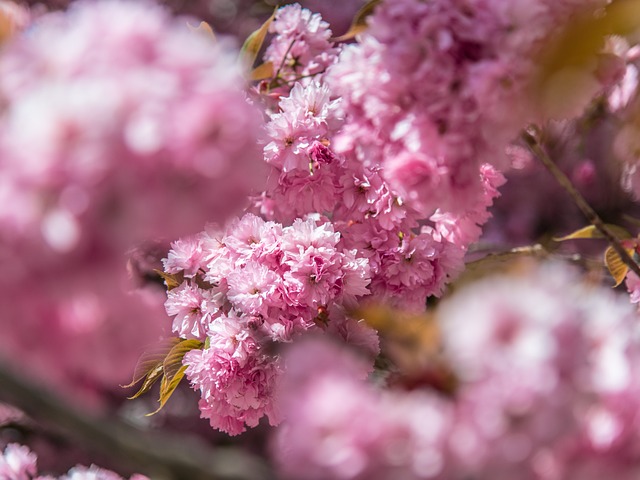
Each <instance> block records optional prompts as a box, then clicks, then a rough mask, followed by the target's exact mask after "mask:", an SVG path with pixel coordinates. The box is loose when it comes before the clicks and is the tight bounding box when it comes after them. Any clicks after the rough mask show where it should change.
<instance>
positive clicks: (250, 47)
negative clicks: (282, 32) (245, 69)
mask: <svg viewBox="0 0 640 480" xmlns="http://www.w3.org/2000/svg"><path fill="white" fill-rule="evenodd" d="M277 11H278V9H277V8H276V9H275V10H274V11H273V13H272V14H271V16H270V17H269V18H268V19H267V21H266V22H264V23H263V24H262V26H261V27H260V28H258V29H257V30H256V31H255V32H253V33H252V34H251V35H249V36H248V37H247V39H246V40H245V41H244V44H243V45H242V48H241V49H240V57H241V58H243V59H244V61H245V62H246V64H247V65H249V66H251V65H253V64H254V63H255V61H256V58H257V57H258V52H260V49H261V48H262V44H263V43H264V39H265V38H266V36H267V32H268V31H269V26H270V25H271V22H273V19H274V18H276V12H277Z"/></svg>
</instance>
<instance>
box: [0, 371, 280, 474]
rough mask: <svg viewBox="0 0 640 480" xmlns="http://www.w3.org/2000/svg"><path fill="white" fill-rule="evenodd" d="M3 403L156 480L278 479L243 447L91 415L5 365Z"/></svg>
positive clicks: (0, 389) (0, 386)
mask: <svg viewBox="0 0 640 480" xmlns="http://www.w3.org/2000/svg"><path fill="white" fill-rule="evenodd" d="M0 400H2V401H6V402H8V403H10V404H12V405H15V406H17V407H18V408H20V409H22V410H23V411H24V412H25V413H27V414H28V415H29V416H31V417H32V418H33V419H34V420H37V421H40V422H42V423H43V424H46V425H51V426H52V427H54V428H55V429H56V430H59V431H60V433H62V434H64V435H65V436H66V437H68V438H70V439H72V440H74V441H76V442H78V443H79V444H82V445H85V446H87V447H88V448H89V449H92V450H95V451H99V452H101V453H103V454H105V455H108V456H110V457H113V458H114V459H117V461H118V462H120V463H121V464H123V465H126V466H127V467H130V468H131V469H134V470H136V471H138V472H140V473H144V474H146V475H148V476H149V477H150V478H152V479H154V480H156V479H158V480H182V479H189V480H262V479H267V480H268V479H273V478H275V476H274V475H273V473H272V472H271V470H270V469H269V467H268V466H267V465H266V464H265V462H264V461H263V460H261V459H259V458H257V457H256V456H254V455H250V454H248V453H246V452H243V451H241V450H240V449H238V448H231V447H218V448H216V449H211V448H209V447H207V446H205V445H204V444H203V443H202V442H200V441H197V440H196V439H194V438H191V437H188V438H187V437H181V436H178V435H175V434H171V435H170V436H169V435H167V434H164V433H159V432H143V431H141V430H139V429H136V428H134V427H132V426H129V425H127V424H125V423H122V422H120V421H117V420H114V419H106V418H105V419H101V418H97V417H95V416H91V415H89V414H87V413H86V412H82V411H80V410H79V409H77V408H73V407H71V406H70V405H69V404H67V403H66V402H64V401H62V400H61V399H60V398H59V397H58V396H57V395H55V394H54V393H52V392H51V391H48V390H45V389H44V388H42V387H40V386H36V385H35V384H33V383H31V382H30V381H27V380H25V379H24V378H23V377H22V376H20V375H17V374H16V373H14V372H12V371H11V369H10V368H9V367H8V366H7V365H4V364H0Z"/></svg>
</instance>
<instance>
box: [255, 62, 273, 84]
mask: <svg viewBox="0 0 640 480" xmlns="http://www.w3.org/2000/svg"><path fill="white" fill-rule="evenodd" d="M273 74H274V70H273V62H264V63H261V64H260V65H258V66H257V67H256V68H254V69H253V70H252V71H251V73H250V74H249V80H251V81H252V82H257V81H259V80H265V79H267V78H271V77H273Z"/></svg>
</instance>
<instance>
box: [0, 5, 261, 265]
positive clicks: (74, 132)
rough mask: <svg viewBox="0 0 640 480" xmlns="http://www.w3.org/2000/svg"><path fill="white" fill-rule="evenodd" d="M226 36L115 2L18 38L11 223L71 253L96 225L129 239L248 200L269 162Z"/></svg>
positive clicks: (10, 131)
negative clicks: (213, 36)
mask: <svg viewBox="0 0 640 480" xmlns="http://www.w3.org/2000/svg"><path fill="white" fill-rule="evenodd" d="M104 18H111V19H112V21H110V22H108V23H104V21H103V20H104ZM227 47H228V45H227V44H226V43H225V42H219V43H218V44H217V45H214V44H212V43H211V42H207V41H206V40H205V39H203V38H200V37H199V36H198V35H194V34H192V33H191V32H189V30H188V29H187V28H186V27H185V26H183V25H180V24H178V23H176V22H175V21H173V20H172V19H171V17H170V16H169V15H168V14H167V13H166V12H165V11H164V10H162V9H161V8H160V7H158V6H157V5H154V4H152V3H147V4H131V3H128V2H118V1H108V2H96V3H82V4H78V5H77V6H74V7H72V8H71V9H70V10H69V11H68V12H66V13H65V14H62V15H61V14H58V15H54V14H51V15H45V16H43V17H42V18H40V19H39V21H38V22H37V23H36V24H35V25H34V26H33V27H32V28H31V30H30V31H29V35H21V36H19V37H16V39H15V41H14V42H12V44H11V45H10V46H9V47H8V50H7V51H6V52H4V55H3V56H2V59H1V61H0V71H2V72H3V75H2V81H1V82H0V95H1V96H2V98H3V104H4V108H3V111H2V115H1V118H0V122H1V123H2V125H3V129H2V130H3V134H2V139H0V168H2V171H3V175H2V181H1V182H0V183H1V185H0V197H1V198H2V199H3V202H2V203H3V205H7V206H6V207H5V208H3V209H0V222H1V224H2V226H3V231H5V232H12V236H17V237H21V236H27V235H30V236H41V237H42V238H43V240H44V242H45V243H46V244H47V245H48V246H49V247H51V248H52V249H54V250H55V251H61V252H68V251H70V250H73V249H76V248H78V247H79V246H81V245H86V243H87V239H88V238H90V237H91V236H92V235H100V236H103V237H104V236H107V237H108V238H109V240H110V242H112V243H113V244H115V245H124V246H125V248H128V247H129V246H130V243H131V241H132V240H134V241H142V240H146V239H148V238H152V237H154V236H158V235H162V236H167V237H169V238H175V237H177V236H180V235H182V234H185V233H189V232H192V233H195V232H196V231H198V229H200V228H201V226H202V225H203V224H204V222H206V221H208V220H212V219H216V217H217V218H222V217H224V216H225V215H227V214H228V213H229V212H231V211H232V210H233V209H234V208H237V207H238V206H239V205H240V204H241V203H242V201H243V198H244V196H245V195H246V194H247V193H248V192H249V191H250V189H251V188H252V187H253V186H255V185H259V181H260V174H259V173H258V172H259V168H260V165H261V162H260V161H259V160H260V154H259V150H258V146H257V143H256V139H257V137H258V135H259V132H258V123H257V122H258V115H257V114H256V111H255V110H254V109H253V108H251V107H250V106H249V105H248V104H247V102H246V101H245V99H244V96H243V93H242V91H241V90H240V89H239V88H238V87H239V86H241V85H242V80H241V77H240V72H239V71H238V68H237V67H236V66H235V64H234V59H233V54H232V53H231V52H229V51H228V50H227ZM231 159H233V161H231ZM9 204H10V205H11V208H9V207H8V205H9ZM6 235H7V234H6V233H5V234H4V236H6Z"/></svg>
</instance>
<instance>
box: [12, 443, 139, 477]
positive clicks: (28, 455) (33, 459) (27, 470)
mask: <svg viewBox="0 0 640 480" xmlns="http://www.w3.org/2000/svg"><path fill="white" fill-rule="evenodd" d="M0 478H2V479H3V480H32V479H33V480H56V477H52V476H50V475H44V476H41V475H38V466H37V456H36V454H35V453H33V452H31V451H30V450H29V448H28V447H25V446H23V445H18V444H17V443H10V444H9V445H7V447H6V448H5V449H4V452H3V454H2V455H0ZM57 480H123V478H122V477H121V476H120V475H118V474H117V473H114V472H112V471H109V470H104V469H102V468H98V467H96V466H95V465H91V466H90V467H85V466H81V465H78V466H76V467H73V468H72V469H71V470H69V472H68V473H67V474H66V475H62V476H61V477H59V478H58V479H57ZM130 480H148V478H147V477H145V476H144V475H139V474H136V475H133V476H131V478H130Z"/></svg>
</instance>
